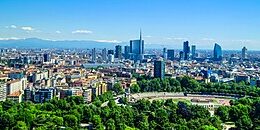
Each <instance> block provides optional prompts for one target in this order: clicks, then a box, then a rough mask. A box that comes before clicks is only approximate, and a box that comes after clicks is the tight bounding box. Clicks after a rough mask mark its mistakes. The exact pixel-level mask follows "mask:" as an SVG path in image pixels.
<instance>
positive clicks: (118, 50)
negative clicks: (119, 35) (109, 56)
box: [115, 45, 122, 59]
mask: <svg viewBox="0 0 260 130" xmlns="http://www.w3.org/2000/svg"><path fill="white" fill-rule="evenodd" d="M115 58H118V59H122V46H120V45H117V46H116V51H115Z"/></svg>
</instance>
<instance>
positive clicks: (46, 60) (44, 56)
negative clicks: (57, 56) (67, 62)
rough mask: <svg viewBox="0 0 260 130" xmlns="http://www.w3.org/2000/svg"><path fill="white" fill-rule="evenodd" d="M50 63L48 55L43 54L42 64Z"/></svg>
mask: <svg viewBox="0 0 260 130" xmlns="http://www.w3.org/2000/svg"><path fill="white" fill-rule="evenodd" d="M49 61H51V58H50V54H47V53H45V54H43V62H49Z"/></svg>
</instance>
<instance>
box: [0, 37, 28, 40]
mask: <svg viewBox="0 0 260 130" xmlns="http://www.w3.org/2000/svg"><path fill="white" fill-rule="evenodd" d="M20 39H24V38H17V37H8V38H1V37H0V41H6V40H20Z"/></svg>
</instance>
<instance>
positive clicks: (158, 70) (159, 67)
mask: <svg viewBox="0 0 260 130" xmlns="http://www.w3.org/2000/svg"><path fill="white" fill-rule="evenodd" d="M164 75H165V63H164V61H163V60H156V61H154V77H155V78H161V79H163V78H164Z"/></svg>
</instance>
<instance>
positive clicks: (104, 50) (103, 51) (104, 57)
mask: <svg viewBox="0 0 260 130" xmlns="http://www.w3.org/2000/svg"><path fill="white" fill-rule="evenodd" d="M102 60H103V62H106V61H107V49H106V48H104V49H103V50H102Z"/></svg>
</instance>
